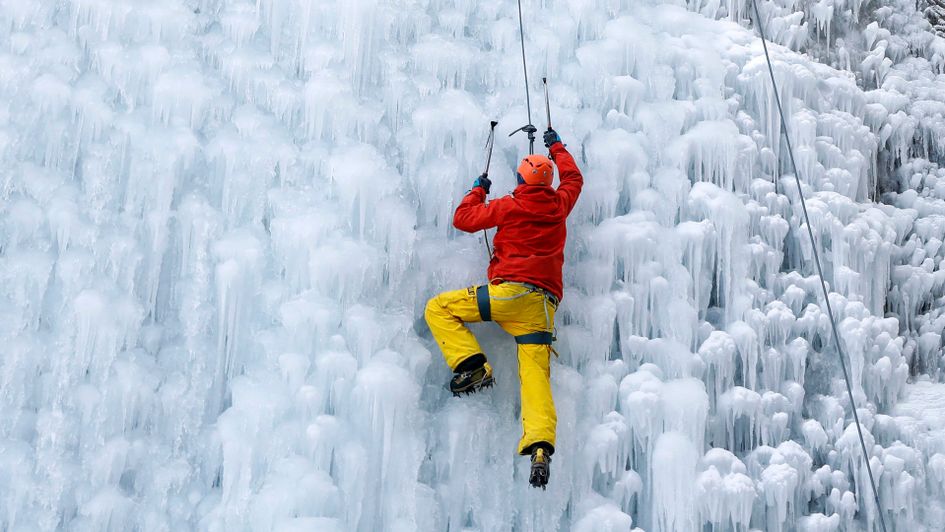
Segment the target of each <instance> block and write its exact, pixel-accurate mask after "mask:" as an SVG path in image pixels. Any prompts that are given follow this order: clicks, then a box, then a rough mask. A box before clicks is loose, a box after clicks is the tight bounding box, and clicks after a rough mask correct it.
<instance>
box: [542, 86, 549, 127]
mask: <svg viewBox="0 0 945 532" xmlns="http://www.w3.org/2000/svg"><path fill="white" fill-rule="evenodd" d="M541 84H542V85H544V86H545V116H547V117H548V129H551V104H550V103H548V78H541Z"/></svg>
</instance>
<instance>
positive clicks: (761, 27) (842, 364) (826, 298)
mask: <svg viewBox="0 0 945 532" xmlns="http://www.w3.org/2000/svg"><path fill="white" fill-rule="evenodd" d="M751 5H752V7H754V11H755V22H756V23H757V24H758V32H759V33H760V34H761V45H762V47H764V51H765V61H767V62H768V74H770V75H771V86H772V88H773V89H774V100H775V102H777V104H778V114H779V115H780V116H781V131H782V132H783V133H784V140H785V141H786V142H787V149H788V156H789V157H790V159H791V167H792V168H793V169H794V181H795V182H796V183H797V196H798V197H799V198H800V199H801V208H802V209H803V211H804V221H805V222H806V223H807V236H809V237H810V247H811V249H812V250H814V263H815V264H816V265H817V276H818V277H819V278H820V288H821V290H823V293H824V303H826V304H827V316H828V317H829V318H830V329H831V331H833V341H834V344H836V346H837V356H838V358H839V359H840V367H841V368H842V369H843V380H844V381H845V382H846V385H847V395H848V396H849V397H850V410H852V411H853V422H854V423H856V433H857V436H859V438H860V448H861V449H862V450H863V462H864V463H865V464H866V471H867V473H868V474H869V477H870V487H871V488H872V489H873V498H874V499H875V501H876V511H877V513H879V522H880V524H882V526H883V531H884V532H885V531H886V519H885V517H884V516H883V508H882V506H880V504H879V491H877V489H876V481H875V480H874V479H873V468H872V467H871V466H870V460H869V456H870V455H869V452H868V451H867V450H866V441H865V440H864V439H863V428H862V427H861V426H860V417H859V415H858V414H857V413H856V402H855V401H854V399H853V387H852V386H851V385H850V374H849V372H848V371H847V363H846V359H845V358H844V354H843V347H842V346H841V345H840V335H839V333H837V321H836V319H835V318H834V316H833V308H832V307H831V306H830V297H829V295H828V292H827V283H826V282H824V271H823V268H822V267H821V266H820V253H819V252H818V251H817V243H816V242H815V241H814V230H813V229H811V223H810V216H808V214H807V202H806V201H805V200H804V190H803V188H802V187H801V178H800V174H798V171H797V163H796V162H795V161H794V148H793V147H791V136H790V135H789V134H788V127H787V120H786V119H785V118H784V110H783V109H782V108H781V95H780V93H778V84H777V82H775V80H774V69H773V68H772V67H771V57H770V56H769V55H768V44H767V42H766V41H767V38H766V37H765V30H764V24H763V23H762V21H761V14H760V13H759V12H758V2H757V0H751Z"/></svg>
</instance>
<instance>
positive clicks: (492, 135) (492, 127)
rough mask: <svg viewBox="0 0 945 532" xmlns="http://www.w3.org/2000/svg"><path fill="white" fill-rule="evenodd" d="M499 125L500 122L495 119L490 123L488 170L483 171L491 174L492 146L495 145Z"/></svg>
mask: <svg viewBox="0 0 945 532" xmlns="http://www.w3.org/2000/svg"><path fill="white" fill-rule="evenodd" d="M497 125H499V123H498V122H496V121H495V120H493V121H492V122H490V123H489V140H488V143H489V149H488V150H487V151H486V171H485V172H483V173H484V174H486V175H489V165H490V164H492V147H493V146H495V126H497Z"/></svg>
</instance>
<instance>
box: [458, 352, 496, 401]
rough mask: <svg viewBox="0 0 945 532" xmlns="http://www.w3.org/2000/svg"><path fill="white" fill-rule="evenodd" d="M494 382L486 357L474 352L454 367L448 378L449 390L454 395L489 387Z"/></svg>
mask: <svg viewBox="0 0 945 532" xmlns="http://www.w3.org/2000/svg"><path fill="white" fill-rule="evenodd" d="M494 382H495V379H493V378H492V366H490V365H489V363H488V362H486V357H485V356H484V355H482V354H481V353H480V354H475V355H473V356H471V357H469V358H468V359H466V360H464V361H462V362H461V363H460V364H459V366H457V367H456V371H455V373H454V374H453V378H452V379H450V391H451V392H453V395H454V396H459V394H461V393H465V394H470V393H473V392H478V391H479V390H481V389H483V388H489V387H491V386H492V384H493V383H494Z"/></svg>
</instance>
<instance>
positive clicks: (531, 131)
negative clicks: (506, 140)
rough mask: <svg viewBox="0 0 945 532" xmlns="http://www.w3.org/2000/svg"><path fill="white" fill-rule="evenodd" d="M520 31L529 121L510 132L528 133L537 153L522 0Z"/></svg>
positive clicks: (520, 0)
mask: <svg viewBox="0 0 945 532" xmlns="http://www.w3.org/2000/svg"><path fill="white" fill-rule="evenodd" d="M518 32H519V36H520V37H521V41H522V72H524V73H525V106H526V109H527V110H528V123H527V124H525V125H524V126H522V127H520V128H518V129H516V130H515V131H513V132H511V133H509V136H510V137H511V136H512V135H514V134H516V133H518V132H519V131H524V132H525V133H526V134H527V135H528V153H535V132H536V131H538V128H537V127H535V126H533V125H532V99H531V96H530V95H529V93H528V67H527V66H526V65H525V26H524V25H523V24H522V0H518Z"/></svg>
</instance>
